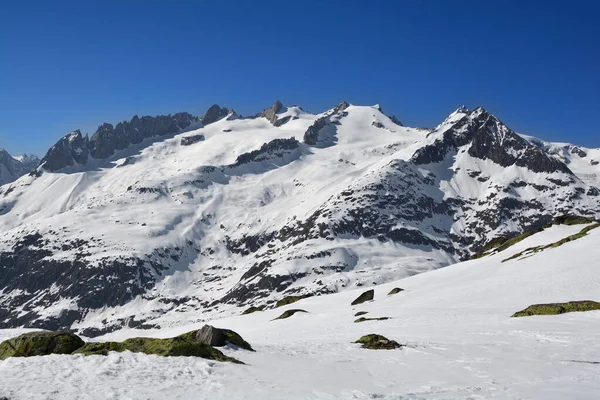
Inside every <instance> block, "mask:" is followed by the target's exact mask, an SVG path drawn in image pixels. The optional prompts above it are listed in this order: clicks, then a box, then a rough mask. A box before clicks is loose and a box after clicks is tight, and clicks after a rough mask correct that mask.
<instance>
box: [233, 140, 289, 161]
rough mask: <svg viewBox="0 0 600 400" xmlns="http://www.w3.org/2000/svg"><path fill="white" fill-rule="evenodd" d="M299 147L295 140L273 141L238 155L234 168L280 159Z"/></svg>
mask: <svg viewBox="0 0 600 400" xmlns="http://www.w3.org/2000/svg"><path fill="white" fill-rule="evenodd" d="M298 147H300V142H298V141H297V140H296V138H293V137H292V138H289V139H273V140H271V141H270V142H268V143H265V144H263V145H262V146H260V149H258V150H253V151H251V152H248V153H244V154H240V155H239V156H238V157H237V159H236V161H235V164H234V166H238V165H242V164H247V163H249V162H257V161H263V160H265V159H267V158H273V157H282V156H283V154H284V153H286V152H287V151H290V150H295V149H297V148H298Z"/></svg>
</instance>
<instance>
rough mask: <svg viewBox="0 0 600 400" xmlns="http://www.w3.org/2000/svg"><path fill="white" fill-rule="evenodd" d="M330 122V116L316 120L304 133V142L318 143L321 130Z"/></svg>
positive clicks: (311, 144) (310, 144)
mask: <svg viewBox="0 0 600 400" xmlns="http://www.w3.org/2000/svg"><path fill="white" fill-rule="evenodd" d="M329 123H330V122H329V117H322V118H318V119H317V120H315V122H314V123H313V124H312V125H311V126H309V127H308V129H307V130H306V132H305V133H304V143H306V144H307V145H309V146H314V145H316V144H317V141H318V140H319V131H320V130H321V129H323V128H325V126H327V125H329Z"/></svg>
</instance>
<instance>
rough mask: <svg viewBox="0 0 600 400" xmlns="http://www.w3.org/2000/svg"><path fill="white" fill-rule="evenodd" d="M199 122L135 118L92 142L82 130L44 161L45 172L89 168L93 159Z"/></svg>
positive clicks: (102, 130)
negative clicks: (87, 166)
mask: <svg viewBox="0 0 600 400" xmlns="http://www.w3.org/2000/svg"><path fill="white" fill-rule="evenodd" d="M195 122H198V118H196V117H194V116H192V115H190V114H188V113H177V114H174V115H159V116H156V117H149V116H145V117H141V118H140V117H138V116H137V115H136V116H134V117H133V118H132V119H131V121H124V122H119V123H118V124H117V125H116V126H114V127H113V125H112V124H108V123H104V124H102V125H100V126H99V127H98V130H97V131H96V132H95V133H94V134H93V135H92V137H91V138H89V140H88V138H87V136H86V137H83V136H82V135H81V132H80V131H79V130H77V131H74V132H71V133H69V134H68V135H66V136H65V137H63V138H62V139H60V140H59V141H58V142H57V143H56V144H55V145H54V146H52V147H51V148H50V150H49V151H48V153H47V154H46V156H45V157H44V158H43V159H42V163H43V165H44V169H46V170H48V171H58V170H60V169H63V168H66V167H69V166H73V165H75V164H81V165H85V164H87V162H88V161H89V159H90V157H93V158H95V159H106V158H108V157H111V156H112V155H113V154H114V153H115V151H118V150H123V149H125V148H127V147H129V146H130V145H132V144H138V143H141V142H142V141H143V140H145V139H148V138H153V137H157V136H165V135H171V134H175V133H177V132H179V131H181V130H183V129H186V128H188V127H189V126H190V125H191V124H193V123H195Z"/></svg>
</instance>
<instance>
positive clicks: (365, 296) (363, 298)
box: [351, 289, 375, 306]
mask: <svg viewBox="0 0 600 400" xmlns="http://www.w3.org/2000/svg"><path fill="white" fill-rule="evenodd" d="M374 298H375V290H374V289H371V290H367V291H366V292H363V293H362V294H361V295H360V296H358V297H357V298H356V299H355V300H354V301H353V302H352V303H351V305H353V306H355V305H357V304H362V303H364V302H367V301H371V300H373V299H374Z"/></svg>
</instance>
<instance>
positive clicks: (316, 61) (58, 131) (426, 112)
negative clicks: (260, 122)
mask: <svg viewBox="0 0 600 400" xmlns="http://www.w3.org/2000/svg"><path fill="white" fill-rule="evenodd" d="M599 17H600V2H598V1H577V0H574V1H569V2H568V3H566V2H558V1H552V0H548V1H544V2H541V1H539V2H538V1H502V2H484V1H480V0H479V1H467V0H465V1H449V0H448V1H443V0H432V1H418V0H412V1H400V0H395V1H384V0H381V1H376V0H373V1H352V0H346V1H310V0H305V1H293V2H292V1H281V0H277V1H270V0H261V1H250V0H248V1H235V0H228V1H220V0H219V1H216V0H215V1H209V0H204V1H202V0H197V1H191V0H188V1H184V0H181V1H166V0H165V1H158V0H153V1H142V0H139V1H126V0H120V1H116V0H115V1H111V0H106V1H91V0H90V1H66V0H65V1H60V2H49V1H19V2H16V1H13V2H10V3H9V2H5V3H3V5H2V10H1V12H0V51H1V54H2V57H0V147H4V148H6V149H7V150H8V151H10V152H11V153H13V154H20V153H23V152H33V153H36V154H38V155H40V156H42V155H43V154H44V153H45V151H46V150H47V148H48V147H49V146H50V145H52V144H53V143H54V142H55V141H56V140H58V139H59V138H60V137H62V136H63V135H64V134H66V133H67V132H69V131H71V130H74V129H82V131H84V132H88V133H90V134H91V133H93V132H94V130H95V129H96V127H97V126H98V125H99V124H100V123H102V122H104V121H107V122H112V123H116V122H118V121H120V120H125V119H129V118H131V116H133V115H134V114H139V115H147V114H149V115H156V114H166V113H173V112H177V111H188V112H191V113H193V114H195V115H201V114H202V113H203V112H204V111H205V109H206V108H208V106H210V105H211V104H213V103H218V104H221V105H223V106H227V107H232V108H234V109H235V110H236V111H238V112H239V113H242V114H251V113H252V114H253V113H256V112H258V111H260V110H261V109H263V108H265V107H267V106H269V105H270V104H272V103H273V102H274V100H276V99H280V100H281V101H283V102H284V103H285V104H300V105H302V106H303V107H304V108H305V109H307V110H308V111H312V112H321V111H324V110H325V109H328V108H330V107H332V106H334V105H335V104H337V103H339V102H340V101H342V100H348V101H350V102H352V103H354V104H375V103H379V104H381V105H382V107H383V109H384V111H386V113H388V114H396V115H397V116H398V117H399V118H400V119H401V120H402V121H404V122H405V124H407V125H411V126H434V125H436V124H438V123H439V122H440V121H441V120H443V119H444V118H445V117H446V115H447V114H449V113H450V112H452V111H453V110H454V109H455V108H457V107H458V106H459V105H461V104H465V105H467V106H468V107H470V108H473V107H475V106H478V105H481V106H483V107H485V108H486V109H488V110H489V111H490V112H492V113H494V114H495V115H497V116H498V117H499V118H500V119H502V120H503V121H504V122H505V123H507V124H508V125H509V126H510V127H512V128H513V129H515V130H517V131H519V132H523V133H528V134H531V135H535V136H538V137H541V138H543V139H547V140H555V141H569V142H575V143H577V144H581V145H585V146H588V147H600V127H599V125H600V123H599V120H600V24H599V23H598V19H599Z"/></svg>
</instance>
